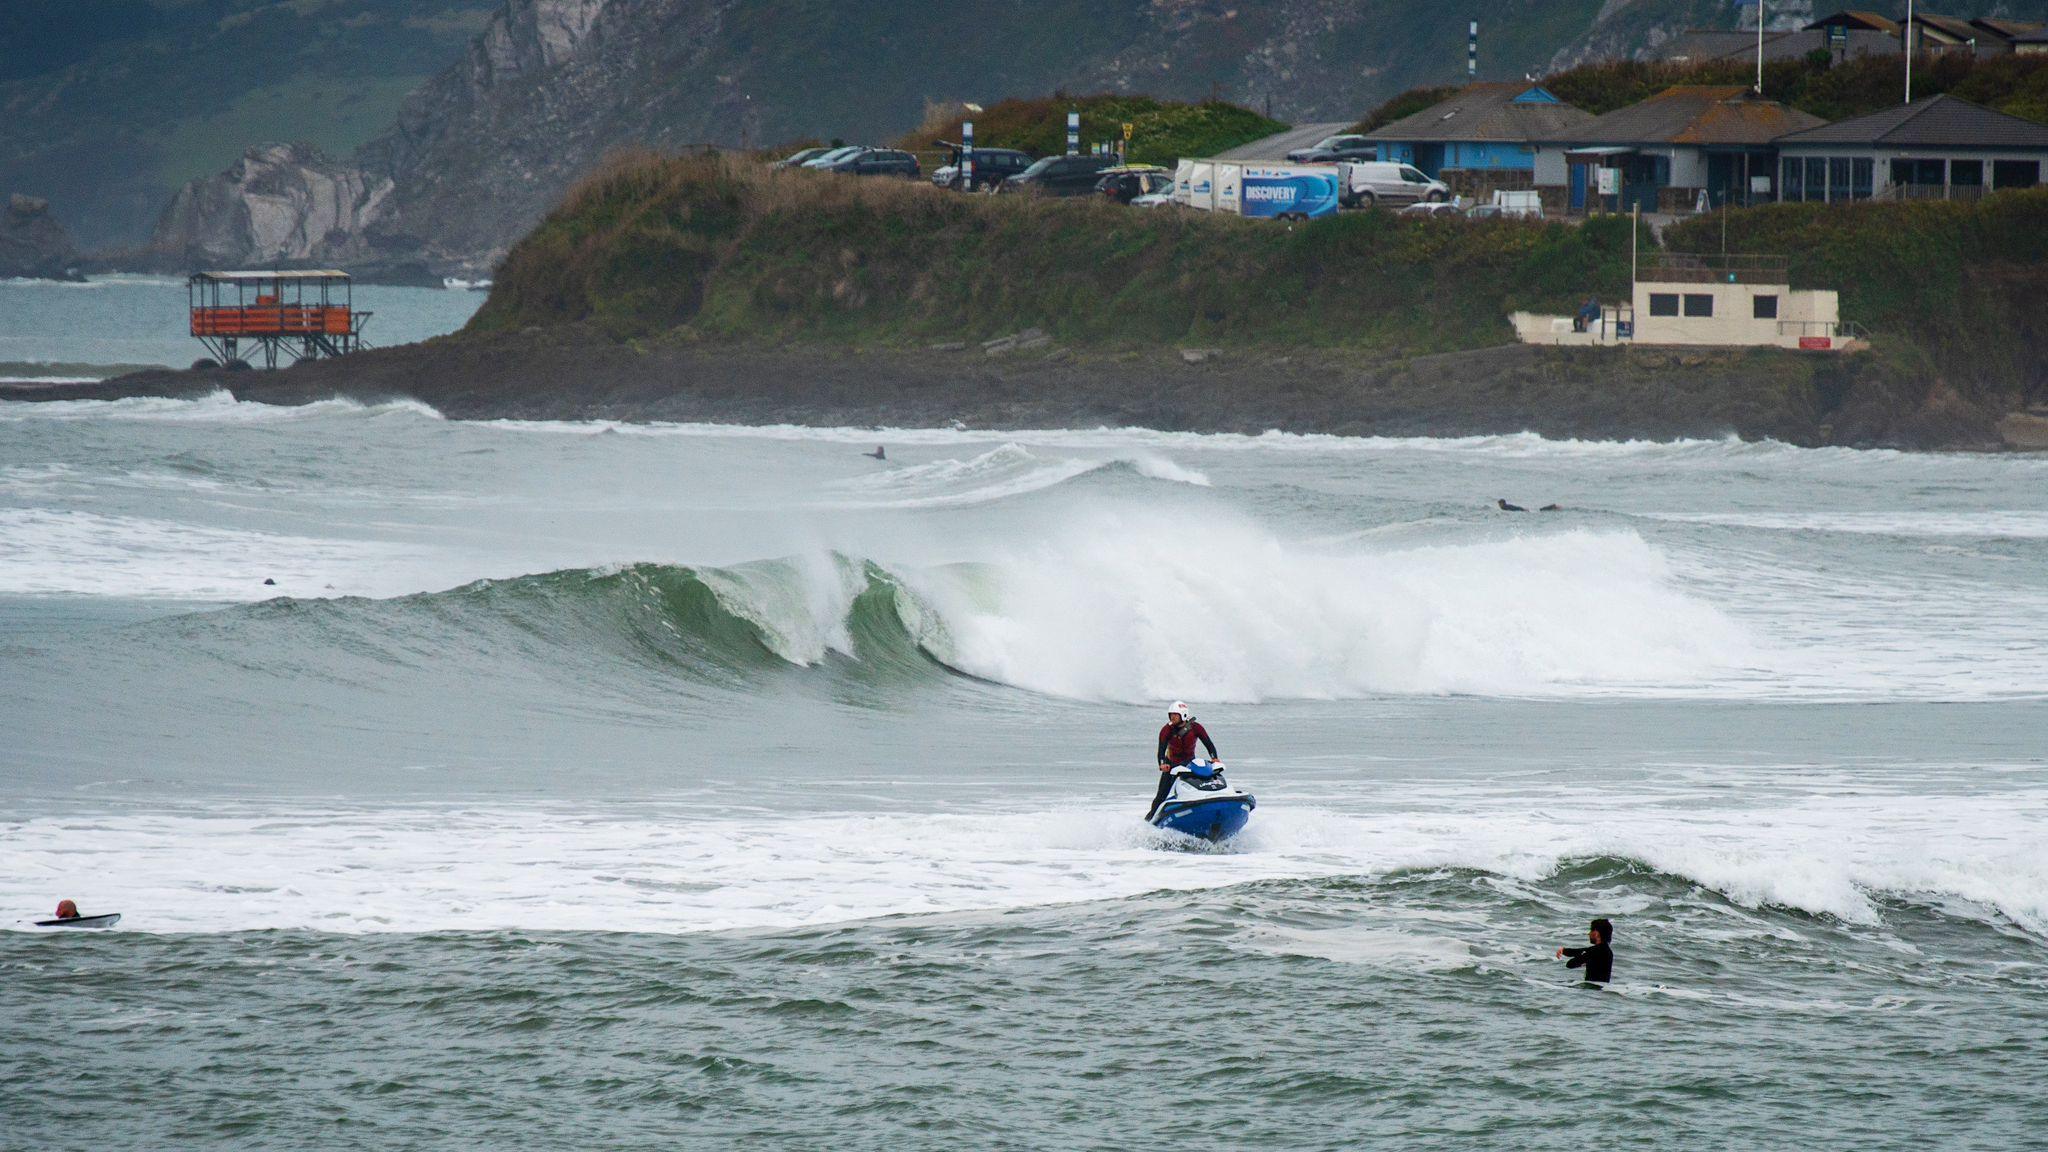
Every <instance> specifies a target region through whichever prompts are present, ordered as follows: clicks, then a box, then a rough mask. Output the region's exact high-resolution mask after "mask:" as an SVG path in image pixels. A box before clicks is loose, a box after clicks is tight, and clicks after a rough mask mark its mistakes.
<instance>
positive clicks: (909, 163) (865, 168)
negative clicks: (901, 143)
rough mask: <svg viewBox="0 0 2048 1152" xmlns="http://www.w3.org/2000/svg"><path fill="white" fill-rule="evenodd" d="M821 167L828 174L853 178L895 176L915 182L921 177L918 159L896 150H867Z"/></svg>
mask: <svg viewBox="0 0 2048 1152" xmlns="http://www.w3.org/2000/svg"><path fill="white" fill-rule="evenodd" d="M820 167H821V169H822V170H823V171H826V172H842V173H847V174H849V175H853V176H895V177H899V178H901V179H905V180H915V179H917V177H918V175H919V173H918V170H917V157H915V156H912V155H911V154H910V153H908V152H904V151H901V150H899V149H895V148H865V149H862V150H861V151H859V152H856V153H854V154H853V155H851V156H846V157H842V158H840V159H838V160H834V161H832V162H831V163H829V164H824V165H821V166H820Z"/></svg>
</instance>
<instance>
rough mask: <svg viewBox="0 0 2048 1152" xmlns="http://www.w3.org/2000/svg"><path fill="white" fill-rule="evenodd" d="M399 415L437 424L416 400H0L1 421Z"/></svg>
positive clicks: (222, 393)
mask: <svg viewBox="0 0 2048 1152" xmlns="http://www.w3.org/2000/svg"><path fill="white" fill-rule="evenodd" d="M398 413H402V414H405V415H409V416H417V417H422V418H425V419H430V420H439V419H441V414H440V413H439V412H437V411H435V410H434V409H433V407H432V406H431V405H427V404H422V403H420V402H419V401H417V400H387V401H383V402H380V403H377V404H364V403H362V402H360V401H356V400H349V399H346V398H342V397H335V398H333V399H329V400H316V401H314V402H312V403H310V404H296V405H292V404H263V403H259V402H256V401H253V400H237V399H235V397H234V394H233V393H230V392H228V391H226V390H224V389H222V390H216V391H213V392H209V393H207V394H206V395H204V396H190V397H172V396H127V397H123V398H121V399H119V400H44V401H27V400H9V401H0V420H8V421H24V420H71V421H77V420H111V421H157V422H198V423H216V424H284V423H293V422H298V421H305V420H318V419H321V418H324V417H333V416H337V415H349V416H354V415H370V416H382V415H388V414H398Z"/></svg>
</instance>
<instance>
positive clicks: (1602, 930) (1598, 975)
mask: <svg viewBox="0 0 2048 1152" xmlns="http://www.w3.org/2000/svg"><path fill="white" fill-rule="evenodd" d="M1586 939H1587V940H1590V941H1592V946H1591V947H1589V948H1559V949H1558V950H1557V956H1558V959H1560V960H1563V961H1564V966H1565V967H1567V968H1584V969H1585V970H1586V983H1588V984H1605V983H1607V982H1609V981H1611V980H1613V979H1614V950H1613V949H1612V948H1609V947H1608V945H1609V944H1611V943H1613V941H1614V925H1613V923H1612V922H1610V921H1609V920H1608V919H1607V918H1606V917H1605V916H1602V917H1601V918H1600V919H1598V920H1595V921H1593V925H1592V927H1591V928H1590V929H1589V930H1588V931H1587V932H1586Z"/></svg>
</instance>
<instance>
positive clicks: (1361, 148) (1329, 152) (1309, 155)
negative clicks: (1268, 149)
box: [1287, 134, 1380, 164]
mask: <svg viewBox="0 0 2048 1152" xmlns="http://www.w3.org/2000/svg"><path fill="white" fill-rule="evenodd" d="M1287 158H1288V159H1289V160H1291V161H1293V162H1294V163H1296V164H1333V163H1335V162H1337V161H1339V160H1377V159H1379V158H1380V146H1379V145H1377V144H1375V143H1373V142H1372V141H1370V140H1367V139H1366V138H1365V137H1363V136H1352V135H1348V134H1346V135H1338V136H1325V137H1323V138H1322V139H1321V140H1318V141H1316V142H1315V143H1314V144H1312V145H1310V146H1309V147H1307V148H1296V149H1295V150H1294V151H1292V152H1289V153H1288V154H1287Z"/></svg>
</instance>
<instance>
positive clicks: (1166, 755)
mask: <svg viewBox="0 0 2048 1152" xmlns="http://www.w3.org/2000/svg"><path fill="white" fill-rule="evenodd" d="M1198 740H1199V741H1201V744H1202V747H1204V748H1206V749H1208V750H1209V759H1211V760H1214V759H1216V742H1215V741H1214V740H1211V739H1209V731H1208V729H1206V728H1204V727H1202V726H1201V725H1200V724H1198V723H1196V722H1195V714H1194V713H1192V712H1190V711H1188V706H1187V702H1186V701H1184V700H1175V701H1174V702H1173V704H1172V706H1171V707H1169V708H1167V710H1166V727H1164V728H1161V729H1160V730H1159V791H1158V793H1157V794H1156V795H1154V796H1153V797H1152V807H1150V808H1147V809H1146V810H1145V819H1147V820H1150V819H1152V814H1153V813H1155V812H1157V811H1159V806H1160V805H1161V804H1164V803H1165V802H1166V794H1167V793H1168V792H1171V791H1172V790H1173V776H1174V772H1175V770H1176V769H1180V768H1185V767H1187V766H1188V765H1189V764H1190V763H1192V762H1193V761H1194V758H1195V742H1196V741H1198Z"/></svg>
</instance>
